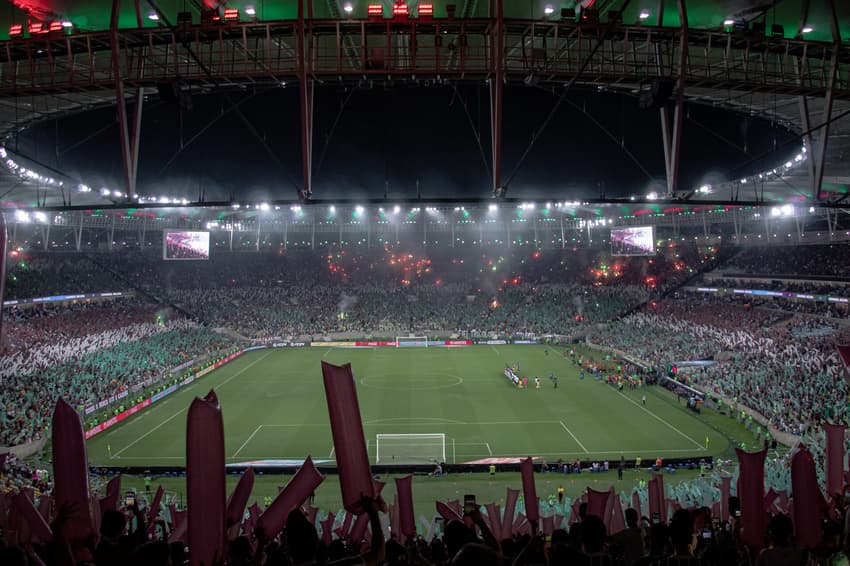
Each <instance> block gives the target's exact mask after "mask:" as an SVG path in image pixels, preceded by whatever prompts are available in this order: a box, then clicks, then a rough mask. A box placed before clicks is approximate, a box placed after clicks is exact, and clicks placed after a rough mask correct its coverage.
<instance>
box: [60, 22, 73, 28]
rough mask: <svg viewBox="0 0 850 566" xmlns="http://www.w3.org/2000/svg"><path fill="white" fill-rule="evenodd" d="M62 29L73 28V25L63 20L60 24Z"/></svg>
mask: <svg viewBox="0 0 850 566" xmlns="http://www.w3.org/2000/svg"><path fill="white" fill-rule="evenodd" d="M62 27H63V28H72V27H74V24H73V22H71V21H70V20H64V21H63V22H62Z"/></svg>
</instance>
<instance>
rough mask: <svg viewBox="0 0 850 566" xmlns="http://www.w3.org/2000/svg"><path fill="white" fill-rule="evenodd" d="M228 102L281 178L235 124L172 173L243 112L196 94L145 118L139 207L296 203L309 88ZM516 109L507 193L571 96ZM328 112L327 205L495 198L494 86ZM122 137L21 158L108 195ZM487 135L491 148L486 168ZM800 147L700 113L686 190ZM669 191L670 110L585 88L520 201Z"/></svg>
mask: <svg viewBox="0 0 850 566" xmlns="http://www.w3.org/2000/svg"><path fill="white" fill-rule="evenodd" d="M227 97H229V99H230V100H232V101H233V102H239V101H240V100H243V99H244V98H245V97H250V99H248V100H245V101H244V103H243V104H242V105H241V106H240V109H241V110H242V113H243V114H244V116H245V118H246V119H247V120H248V121H249V122H250V123H251V124H252V126H253V128H255V130H256V132H257V133H258V135H259V136H260V137H261V138H262V139H263V140H265V142H266V144H268V146H269V148H270V149H271V150H272V151H273V152H274V154H275V155H276V156H277V158H278V159H279V160H280V165H278V164H276V163H275V161H274V160H273V159H272V158H271V157H270V156H269V155H268V153H267V151H266V149H265V148H264V147H263V144H262V143H261V142H260V141H259V140H258V139H257V138H256V137H255V136H254V135H252V134H251V133H250V130H249V128H248V127H246V125H245V124H244V123H243V121H242V120H241V119H240V118H239V117H238V115H237V114H236V113H235V112H230V113H227V114H226V115H224V116H223V117H221V118H220V119H219V120H218V121H217V122H215V123H214V124H213V125H212V126H211V127H210V128H209V129H208V130H207V131H206V132H205V133H204V134H203V135H201V136H200V137H198V138H197V140H195V141H194V142H193V143H191V144H190V145H188V146H187V147H185V148H184V149H183V151H182V152H181V153H180V154H179V155H178V157H177V159H175V160H174V161H173V162H172V163H171V165H169V166H168V167H166V164H167V163H168V161H169V160H170V159H171V158H172V156H173V155H174V154H175V153H176V152H177V151H178V150H179V148H180V146H181V139H182V143H183V144H187V143H188V142H189V140H191V139H192V138H193V136H194V135H195V134H196V133H197V132H198V131H200V129H201V128H203V127H204V126H205V125H206V124H209V123H210V122H211V121H212V120H215V119H216V118H217V117H219V116H221V115H222V114H223V113H224V112H225V110H226V109H227V108H228V107H229V106H230V102H229V101H228V100H227V98H226V97H225V96H222V95H220V94H209V95H196V96H194V97H193V99H192V109H191V110H185V109H184V110H180V109H178V107H177V106H176V104H169V103H166V102H162V101H159V100H158V99H156V97H153V98H152V99H151V100H150V101H149V102H148V103H147V105H146V106H145V110H144V114H143V116H144V120H143V128H142V145H141V154H140V165H139V183H138V187H139V188H138V192H139V194H144V195H154V194H156V195H169V196H176V197H184V196H185V197H187V198H190V199H191V198H195V197H197V195H198V191H199V188H200V187H202V186H203V187H204V188H205V190H206V198H207V200H214V199H222V198H225V199H226V198H229V196H230V195H231V194H232V195H234V196H235V197H236V198H241V199H258V200H260V199H277V198H292V197H294V196H295V188H294V186H295V185H294V184H293V183H297V184H300V179H301V147H300V136H301V133H300V117H299V111H298V89H297V86H296V85H290V86H287V87H285V88H273V89H270V90H259V91H234V92H230V93H229V94H228V95H227ZM504 98H505V103H504V142H503V144H504V146H503V147H504V156H503V159H502V170H503V179H504V180H507V179H508V178H509V177H511V175H512V173H513V172H514V171H515V169H516V166H517V164H518V162H519V160H520V157H521V155H522V154H523V152H524V151H525V150H526V149H527V147H528V145H529V143H530V141H531V138H532V136H533V134H534V132H536V131H538V130H539V128H540V126H541V125H542V124H543V122H544V120H545V119H546V116H547V114H548V113H549V112H550V110H551V109H552V107H553V105H554V104H555V103H556V101H557V99H558V94H553V93H552V92H547V91H544V90H542V89H539V88H536V87H519V86H513V87H506V89H505V97H504ZM464 105H465V106H466V110H465V109H464ZM315 107H316V113H315V126H314V127H315V140H314V196H315V197H317V198H334V197H362V196H370V197H380V196H382V195H383V192H384V185H385V181H388V182H389V194H390V196H407V197H412V196H415V195H416V182H417V180H418V181H419V182H420V186H421V191H422V195H423V197H448V196H471V197H479V196H489V194H490V192H489V191H490V188H489V187H490V174H489V171H488V169H489V161H490V124H489V99H488V91H487V88H486V86H485V85H483V84H482V85H478V86H472V85H465V86H459V87H458V89H457V90H456V91H455V90H454V89H452V88H451V87H447V86H439V87H435V86H431V87H428V88H425V87H419V88H410V87H403V86H395V87H392V88H389V87H386V86H384V85H377V84H376V85H375V86H373V87H372V88H367V89H360V90H355V91H354V92H353V93H350V92H349V91H347V90H345V89H343V88H342V87H332V86H323V87H318V88H317V90H316V100H315ZM340 108H342V111H341V113H340ZM467 112H468V116H467ZM588 115H590V116H591V117H592V118H593V119H594V120H596V121H597V122H599V124H600V125H601V126H602V127H604V128H605V129H606V130H607V131H608V133H607V134H606V133H605V132H604V131H603V129H602V128H601V127H600V126H599V125H596V124H594V122H593V121H592V120H591V119H590V118H588ZM337 117H339V120H338V122H337V124H336V127H335V128H334V129H333V130H332V127H333V124H334V122H335V121H336V120H337ZM110 124H112V125H111V126H110ZM114 124H115V111H114V109H103V110H98V111H93V112H88V113H86V114H83V115H78V116H74V117H70V118H66V119H63V120H60V121H58V122H55V123H48V124H42V125H39V126H37V127H34V128H32V129H30V130H27V131H25V132H24V134H23V135H22V137H21V139H20V140H19V145H20V150H21V151H22V152H23V153H24V154H25V155H29V156H32V157H35V158H37V159H38V160H39V161H41V162H43V163H46V164H48V165H51V166H54V167H56V168H57V169H59V170H61V171H64V172H67V173H68V174H70V175H73V176H78V177H80V178H81V179H83V180H84V181H87V182H89V184H91V185H92V186H94V187H98V186H100V185H106V186H108V187H110V188H121V182H120V179H121V167H122V166H121V159H120V153H119V150H118V142H117V139H118V128H117V127H116V126H115V125H114ZM104 128H105V129H104ZM101 129H103V131H102V132H101V133H99V134H98V135H95V136H94V137H92V138H91V139H90V140H88V141H86V142H85V143H82V144H80V145H79V146H78V147H76V148H73V149H70V150H69V148H70V147H71V146H73V145H75V144H78V142H80V141H81V140H84V139H86V138H87V137H89V136H92V134H94V133H95V132H97V131H98V130H101ZM181 132H182V133H181ZM476 132H477V133H478V134H480V136H481V145H482V147H483V151H484V154H485V156H486V159H487V162H488V163H487V165H486V166H485V163H484V160H483V159H482V155H481V153H482V152H481V149H480V148H479V145H478V143H477V141H476ZM609 134H610V135H609ZM790 137H792V136H791V135H790V134H789V133H788V132H786V131H785V130H784V129H782V128H780V127H773V126H772V125H771V124H770V123H768V122H766V121H763V120H761V119H757V118H752V117H749V116H743V115H740V114H732V113H729V112H727V111H724V110H720V109H717V108H710V107H706V106H702V105H688V106H687V112H686V119H685V121H684V133H683V145H682V165H681V178H680V187H695V186H698V185H700V184H702V183H703V182H706V181H708V182H711V181H718V180H721V179H728V178H737V177H740V176H742V174H744V173H746V172H749V173H755V172H758V171H760V170H764V169H766V168H768V167H771V168H772V167H774V166H776V165H777V164H778V163H784V162H785V161H786V160H787V156H788V155H789V154H793V153H796V151H797V148H798V145H799V144H797V143H796V142H795V143H793V144H790V145H789V146H786V148H785V149H784V150H783V151H780V152H779V153H777V154H774V155H771V156H770V157H769V158H767V159H763V160H761V161H753V156H756V155H760V154H762V153H764V152H766V151H769V150H771V149H772V148H773V147H774V146H775V145H780V144H782V143H783V142H784V141H785V140H787V139H789V138H790ZM612 138H613V139H612ZM12 147H13V148H14V144H12ZM57 154H58V156H57ZM629 154H631V155H629ZM636 162H638V163H639V164H640V166H638V164H637V163H636ZM742 165H743V169H740V167H741V166H742ZM642 169H645V170H646V171H647V172H648V173H649V175H647V173H646V172H644V171H642ZM663 178H664V159H663V154H662V150H661V132H660V126H659V117H658V111H657V110H647V111H641V110H638V108H637V101H636V99H635V98H634V97H632V96H630V95H623V94H619V93H610V92H597V91H595V90H579V89H574V90H573V91H571V92H570V94H569V95H568V96H567V98H566V100H565V102H564V103H563V104H562V105H561V107H560V108H559V110H558V112H557V113H556V114H555V116H554V119H553V120H552V121H551V122H550V123H549V125H548V127H547V128H546V129H545V130H543V133H542V134H541V135H540V137H539V139H538V140H537V142H536V144H535V146H534V148H533V149H532V150H531V152H530V153H529V154H528V156H527V158H526V159H525V161H524V162H523V163H522V166H521V167H520V168H519V169H518V170H517V172H516V174H515V175H514V176H513V178H512V181H511V184H510V187H509V195H510V196H517V197H528V198H533V197H544V198H545V197H552V198H566V199H574V198H581V197H589V196H599V194H600V189H601V188H604V191H605V194H606V195H607V196H628V195H631V194H637V195H642V194H646V193H647V192H649V191H650V190H653V188H657V186H655V187H653V180H654V181H655V183H659V182H662V181H663Z"/></svg>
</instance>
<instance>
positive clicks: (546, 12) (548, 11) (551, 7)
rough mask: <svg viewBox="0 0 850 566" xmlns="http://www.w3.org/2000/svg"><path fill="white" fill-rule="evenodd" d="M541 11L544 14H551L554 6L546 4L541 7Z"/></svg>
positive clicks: (553, 11)
mask: <svg viewBox="0 0 850 566" xmlns="http://www.w3.org/2000/svg"><path fill="white" fill-rule="evenodd" d="M543 13H544V14H546V15H547V16H551V15H552V14H554V13H555V7H554V6H552V4H546V7H545V8H543Z"/></svg>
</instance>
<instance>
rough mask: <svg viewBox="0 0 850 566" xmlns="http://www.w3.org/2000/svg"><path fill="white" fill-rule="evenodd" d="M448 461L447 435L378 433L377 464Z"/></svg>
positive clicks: (437, 462)
mask: <svg viewBox="0 0 850 566" xmlns="http://www.w3.org/2000/svg"><path fill="white" fill-rule="evenodd" d="M445 461H446V435H445V434H442V433H439V434H378V435H376V436H375V463H376V464H439V463H443V462H445Z"/></svg>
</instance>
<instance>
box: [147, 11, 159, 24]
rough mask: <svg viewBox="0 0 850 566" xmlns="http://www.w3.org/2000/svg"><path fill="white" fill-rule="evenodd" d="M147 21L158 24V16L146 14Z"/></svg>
mask: <svg viewBox="0 0 850 566" xmlns="http://www.w3.org/2000/svg"><path fill="white" fill-rule="evenodd" d="M148 19H149V20H150V21H152V22H158V21H159V14H157V13H156V12H150V13H148Z"/></svg>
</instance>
